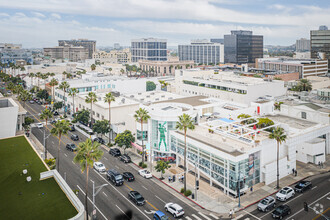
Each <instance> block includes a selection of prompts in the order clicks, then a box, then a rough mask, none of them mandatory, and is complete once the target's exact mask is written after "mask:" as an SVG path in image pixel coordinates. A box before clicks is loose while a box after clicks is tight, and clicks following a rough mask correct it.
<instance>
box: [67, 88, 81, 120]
mask: <svg viewBox="0 0 330 220" xmlns="http://www.w3.org/2000/svg"><path fill="white" fill-rule="evenodd" d="M78 93H79V90H78V89H77V88H72V89H70V91H69V96H71V97H72V107H73V111H72V112H73V114H74V97H75V96H76V95H77V94H78Z"/></svg>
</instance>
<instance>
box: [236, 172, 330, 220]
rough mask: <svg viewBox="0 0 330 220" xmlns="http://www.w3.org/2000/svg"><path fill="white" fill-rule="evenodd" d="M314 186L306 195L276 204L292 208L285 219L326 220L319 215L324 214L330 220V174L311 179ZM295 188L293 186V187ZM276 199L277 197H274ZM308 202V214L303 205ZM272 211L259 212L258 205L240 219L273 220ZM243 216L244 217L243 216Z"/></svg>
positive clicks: (296, 194)
mask: <svg viewBox="0 0 330 220" xmlns="http://www.w3.org/2000/svg"><path fill="white" fill-rule="evenodd" d="M307 180H310V181H311V182H312V184H313V187H312V189H310V190H308V191H306V192H304V193H297V192H296V193H295V196H294V197H293V198H291V199H289V200H287V201H286V202H280V201H277V202H276V207H277V206H279V205H282V204H286V205H288V206H290V208H291V214H290V215H288V216H286V217H285V218H284V219H289V220H304V219H306V220H307V219H309V220H310V219H313V220H316V219H319V220H323V219H326V218H324V217H322V216H321V215H319V213H323V214H324V215H326V216H328V218H329V219H330V173H326V174H322V175H318V176H314V177H310V178H308V179H307ZM292 187H293V186H292ZM273 197H275V195H273ZM304 202H307V204H308V205H309V207H310V208H309V210H308V212H306V211H304V209H303V203H304ZM272 211H273V210H270V211H269V212H260V211H259V210H257V204H255V205H253V206H251V207H249V208H247V209H246V210H243V211H242V212H240V213H239V214H238V216H240V215H241V216H240V219H243V220H254V219H273V218H272V215H271V212H272ZM242 215H243V216H242Z"/></svg>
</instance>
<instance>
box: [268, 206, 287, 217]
mask: <svg viewBox="0 0 330 220" xmlns="http://www.w3.org/2000/svg"><path fill="white" fill-rule="evenodd" d="M290 214H291V209H290V207H289V206H288V205H280V206H279V207H277V208H276V209H275V210H274V211H273V212H272V216H273V218H279V219H283V218H284V217H285V216H286V215H290Z"/></svg>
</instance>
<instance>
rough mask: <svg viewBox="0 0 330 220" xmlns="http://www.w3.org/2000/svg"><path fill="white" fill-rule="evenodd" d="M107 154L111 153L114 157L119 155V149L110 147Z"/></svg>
mask: <svg viewBox="0 0 330 220" xmlns="http://www.w3.org/2000/svg"><path fill="white" fill-rule="evenodd" d="M109 154H111V155H112V156H114V157H119V156H120V155H121V153H120V150H119V149H118V148H111V149H110V150H109Z"/></svg>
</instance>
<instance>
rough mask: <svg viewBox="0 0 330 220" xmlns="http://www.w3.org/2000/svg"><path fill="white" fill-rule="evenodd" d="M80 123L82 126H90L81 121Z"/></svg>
mask: <svg viewBox="0 0 330 220" xmlns="http://www.w3.org/2000/svg"><path fill="white" fill-rule="evenodd" d="M79 123H80V124H82V125H85V126H88V124H87V123H85V122H83V121H79Z"/></svg>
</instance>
